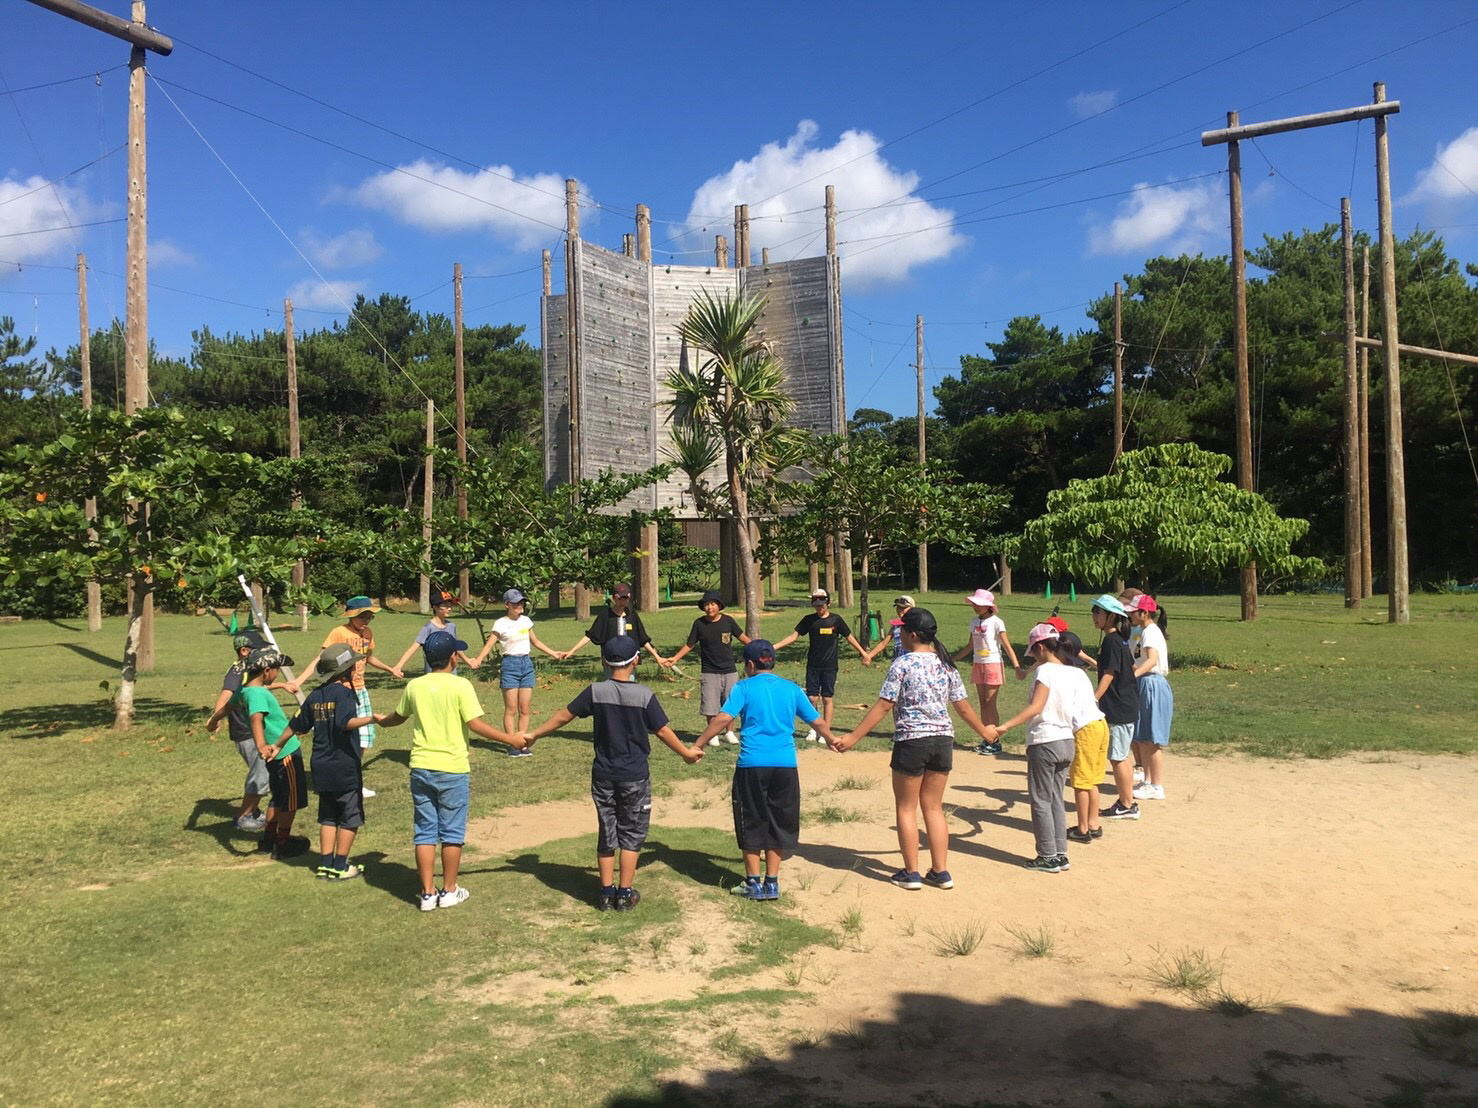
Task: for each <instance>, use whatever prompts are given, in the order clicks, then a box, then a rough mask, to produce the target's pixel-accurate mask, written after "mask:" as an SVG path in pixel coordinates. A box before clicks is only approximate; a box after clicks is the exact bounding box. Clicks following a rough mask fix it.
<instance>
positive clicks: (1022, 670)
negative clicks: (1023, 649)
mask: <svg viewBox="0 0 1478 1108" xmlns="http://www.w3.org/2000/svg"><path fill="white" fill-rule="evenodd" d="M1016 680H1018V681H1025V680H1026V667H1025V666H1024V665H1022V664H1021V663H1020V662H1017V663H1016ZM991 741H992V742H994V741H995V740H994V739H992V740H991Z"/></svg>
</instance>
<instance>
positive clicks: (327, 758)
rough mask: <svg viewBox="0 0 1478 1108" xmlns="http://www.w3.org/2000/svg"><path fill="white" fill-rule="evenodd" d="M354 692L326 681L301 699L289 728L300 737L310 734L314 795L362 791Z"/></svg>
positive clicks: (343, 685) (337, 683) (342, 684)
mask: <svg viewBox="0 0 1478 1108" xmlns="http://www.w3.org/2000/svg"><path fill="white" fill-rule="evenodd" d="M357 703H358V701H357V700H356V698H355V695H354V690H353V689H352V688H350V687H349V686H348V685H345V684H344V683H343V682H342V681H325V682H324V683H323V684H322V685H320V686H318V688H316V689H314V690H313V691H312V692H310V693H309V694H308V695H307V696H306V697H304V698H303V704H302V707H300V708H299V709H298V714H297V715H295V716H293V718H292V720H291V721H290V723H289V726H290V727H291V728H292V729H293V730H294V731H295V732H297V733H298V734H299V735H306V734H307V733H308V732H309V731H312V732H313V761H312V762H311V763H310V765H309V768H310V769H311V770H312V771H313V791H314V792H320V793H346V792H352V791H353V790H355V789H359V788H362V787H363V784H364V777H363V772H362V770H363V767H362V765H361V763H360V760H359V758H360V755H359V728H357V727H350V726H349V721H350V720H351V719H353V718H354V717H355V715H357V714H358V713H357V709H356V705H357Z"/></svg>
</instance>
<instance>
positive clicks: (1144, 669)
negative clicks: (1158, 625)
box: [1134, 646, 1160, 677]
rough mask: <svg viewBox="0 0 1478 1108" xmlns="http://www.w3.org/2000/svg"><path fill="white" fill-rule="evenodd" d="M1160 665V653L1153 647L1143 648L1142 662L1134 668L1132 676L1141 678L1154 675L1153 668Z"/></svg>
mask: <svg viewBox="0 0 1478 1108" xmlns="http://www.w3.org/2000/svg"><path fill="white" fill-rule="evenodd" d="M1159 664H1160V652H1159V651H1158V650H1156V649H1155V648H1154V647H1153V646H1147V647H1145V648H1144V660H1143V661H1141V662H1140V663H1139V665H1137V666H1135V667H1134V676H1135V677H1143V676H1144V675H1145V674H1147V673H1154V672H1155V667H1156V666H1157V665H1159Z"/></svg>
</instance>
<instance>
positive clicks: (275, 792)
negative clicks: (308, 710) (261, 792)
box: [233, 646, 308, 858]
mask: <svg viewBox="0 0 1478 1108" xmlns="http://www.w3.org/2000/svg"><path fill="white" fill-rule="evenodd" d="M292 664H293V660H292V659H291V658H289V657H288V656H287V655H285V654H282V653H279V652H278V651H276V650H274V649H273V648H272V647H270V646H266V647H260V648H258V649H256V650H253V651H252V652H251V653H250V654H248V655H247V657H246V684H244V685H242V686H241V688H240V689H239V690H238V691H237V692H236V695H235V697H234V698H233V699H234V700H236V701H239V702H240V704H241V710H242V712H243V713H244V714H245V715H246V717H247V721H248V723H249V725H250V727H251V737H252V742H254V743H255V744H256V748H257V753H258V754H260V755H261V756H262V761H263V762H265V763H267V784H268V787H269V789H270V795H271V799H270V801H269V803H268V805H267V827H266V829H265V830H264V831H263V833H262V841H261V843H260V844H259V845H258V846H257V850H258V852H260V853H264V854H265V853H269V852H270V853H271V855H272V857H274V858H295V857H297V856H298V855H299V854H303V853H305V852H306V851H307V849H308V840H307V839H305V838H303V837H302V836H300V835H293V834H292V826H293V817H294V816H296V815H297V814H298V809H299V808H301V807H302V806H303V797H304V794H305V792H306V790H307V787H308V780H307V775H306V774H305V773H304V772H303V750H302V747H303V744H302V743H300V742H299V741H298V738H297V736H296V735H292V736H290V737H289V738H288V739H287V741H286V742H275V741H274V742H272V743H270V744H269V743H268V741H267V736H268V735H272V736H274V737H276V736H279V735H281V734H282V733H283V732H284V731H285V730H287V715H286V714H285V713H284V712H283V710H282V706H281V705H280V704H278V703H277V698H276V697H275V696H273V695H272V692H271V690H270V689H268V688H267V686H268V685H270V684H272V682H273V681H276V680H277V674H278V671H279V670H280V669H281V668H282V667H283V666H290V665H292Z"/></svg>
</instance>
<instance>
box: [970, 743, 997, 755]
mask: <svg viewBox="0 0 1478 1108" xmlns="http://www.w3.org/2000/svg"><path fill="white" fill-rule="evenodd" d="M1000 752H1001V743H1000V740H997V741H996V742H993V743H981V744H980V745H979V746H977V747H976V748H975V753H976V754H999V753H1000Z"/></svg>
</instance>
